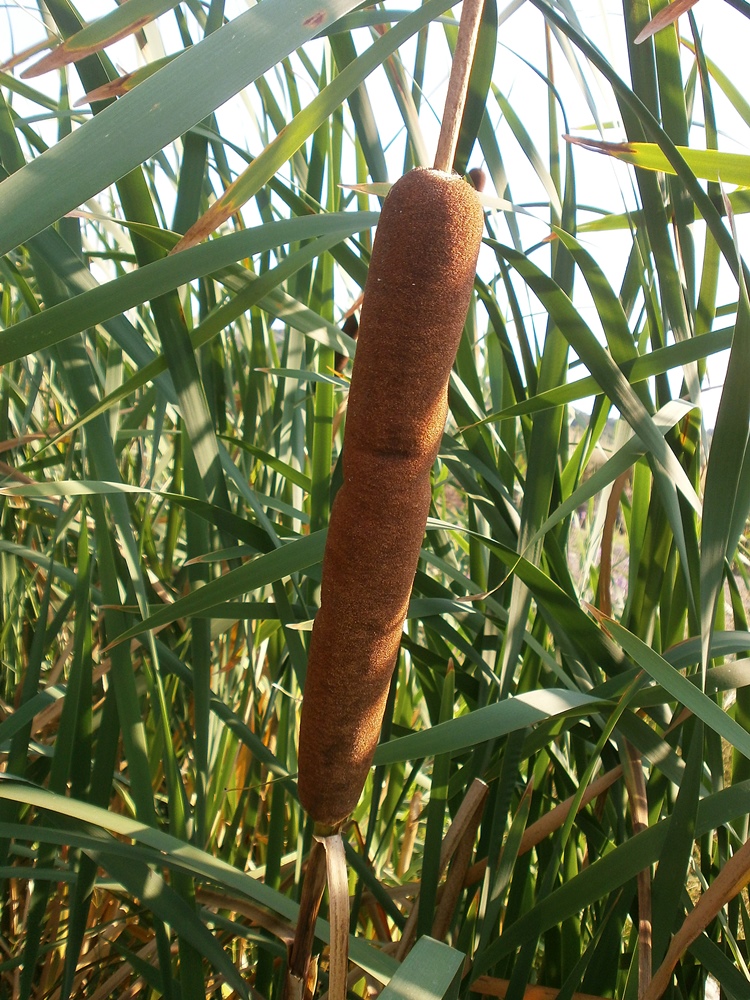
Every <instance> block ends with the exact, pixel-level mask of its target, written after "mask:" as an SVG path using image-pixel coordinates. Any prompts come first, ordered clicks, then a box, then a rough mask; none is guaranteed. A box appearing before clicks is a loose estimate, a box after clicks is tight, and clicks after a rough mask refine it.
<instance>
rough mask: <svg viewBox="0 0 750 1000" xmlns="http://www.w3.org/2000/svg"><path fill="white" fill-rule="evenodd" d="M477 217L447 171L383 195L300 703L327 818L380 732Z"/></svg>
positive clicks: (343, 810)
mask: <svg viewBox="0 0 750 1000" xmlns="http://www.w3.org/2000/svg"><path fill="white" fill-rule="evenodd" d="M482 228H483V216H482V209H481V205H480V203H479V200H478V198H477V195H476V192H475V191H474V189H473V188H472V187H471V186H470V185H469V184H467V183H466V182H465V181H463V180H462V179H461V178H459V177H457V176H455V175H451V174H447V173H443V172H442V171H439V170H427V169H417V170H412V171H411V172H410V173H408V174H406V175H405V176H404V177H402V178H401V180H399V181H398V182H397V183H396V184H394V186H393V188H392V189H391V191H390V193H389V195H388V197H387V198H386V200H385V203H384V205H383V210H382V213H381V217H380V223H379V225H378V230H377V234H376V238H375V244H374V247H373V252H372V260H371V263H370V271H369V274H368V277H367V283H366V286H365V295H364V304H363V307H362V314H361V319H360V330H359V341H358V345H357V357H356V360H355V363H354V369H353V373H352V381H351V389H350V393H349V407H348V414H347V424H346V434H345V442H344V455H343V485H342V486H341V489H340V490H339V492H338V494H337V496H336V499H335V502H334V504H333V509H332V512H331V520H330V525H329V529H328V540H327V543H326V550H325V556H324V559H323V580H322V587H321V606H320V610H319V612H318V615H317V617H316V619H315V625H314V628H313V632H312V638H311V643H310V655H309V660H308V670H307V679H306V682H305V691H304V701H303V706H302V721H301V728H300V743H299V794H300V799H301V801H302V804H303V805H304V807H305V809H306V810H307V812H308V813H309V815H310V816H311V817H312V818H313V819H314V820H315V821H316V822H317V823H319V824H321V825H323V826H327V827H336V826H337V825H339V824H340V823H341V822H342V821H343V820H344V819H345V818H346V817H347V816H348V815H349V813H350V812H351V811H352V809H353V808H354V806H355V805H356V804H357V800H358V798H359V795H360V792H361V791H362V787H363V785H364V782H365V779H366V777H367V772H368V770H369V767H370V763H371V760H372V755H373V753H374V751H375V747H376V745H377V742H378V738H379V734H380V726H381V722H382V719H383V712H384V709H385V702H386V698H387V695H388V687H389V683H390V679H391V675H392V673H393V669H394V666H395V663H396V657H397V655H398V648H399V642H400V639H401V631H402V628H403V624H404V621H405V619H406V612H407V608H408V604H409V596H410V593H411V588H412V584H413V581H414V574H415V572H416V568H417V562H418V559H419V552H420V548H421V545H422V540H423V537H424V530H425V524H426V521H427V514H428V511H429V506H430V496H431V485H430V470H431V468H432V465H433V463H434V461H435V459H436V457H437V452H438V448H439V445H440V440H441V437H442V434H443V428H444V425H445V418H446V414H447V406H448V404H447V387H448V379H449V376H450V371H451V367H452V365H453V361H454V359H455V356H456V351H457V349H458V343H459V340H460V337H461V332H462V330H463V326H464V322H465V320H466V313H467V311H468V307H469V301H470V297H471V290H472V286H473V283H474V275H475V271H476V262H477V256H478V253H479V246H480V242H481V238H482Z"/></svg>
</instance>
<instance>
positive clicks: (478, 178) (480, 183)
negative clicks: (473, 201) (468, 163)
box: [466, 167, 487, 191]
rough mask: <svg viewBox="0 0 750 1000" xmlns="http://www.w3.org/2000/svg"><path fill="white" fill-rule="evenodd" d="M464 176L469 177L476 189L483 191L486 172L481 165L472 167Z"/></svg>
mask: <svg viewBox="0 0 750 1000" xmlns="http://www.w3.org/2000/svg"><path fill="white" fill-rule="evenodd" d="M466 176H467V177H468V178H469V180H470V181H471V183H472V184H473V185H474V187H475V188H476V189H477V191H484V186H485V184H486V183H487V174H486V173H485V172H484V170H482V168H481V167H472V169H471V170H470V171H469V172H468V174H467V175H466Z"/></svg>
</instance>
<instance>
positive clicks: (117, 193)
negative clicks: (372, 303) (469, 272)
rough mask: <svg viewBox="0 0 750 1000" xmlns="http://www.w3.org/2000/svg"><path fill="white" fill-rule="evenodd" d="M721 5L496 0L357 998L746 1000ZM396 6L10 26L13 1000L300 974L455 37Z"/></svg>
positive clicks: (83, 11) (2, 118)
mask: <svg viewBox="0 0 750 1000" xmlns="http://www.w3.org/2000/svg"><path fill="white" fill-rule="evenodd" d="M709 3H710V0H704V4H706V5H707V4H709ZM704 4H698V5H697V6H696V8H695V10H694V11H692V10H691V11H689V12H688V13H686V14H685V16H683V17H681V18H680V20H679V22H676V23H669V19H668V18H665V21H666V22H667V23H666V24H665V26H664V27H662V29H661V30H659V31H657V32H656V33H655V34H654V35H653V36H652V37H648V38H646V39H645V40H642V41H639V42H638V43H636V36H637V35H638V34H639V32H641V30H642V29H643V28H644V26H645V25H646V23H647V22H648V21H649V19H650V17H651V16H652V14H654V13H656V12H657V10H659V9H660V8H664V6H665V5H664V4H663V3H662V2H660V0H654V2H652V3H651V5H650V7H649V3H648V2H646V0H623V4H622V8H621V9H620V10H612V11H610V12H609V13H608V14H607V15H605V14H603V13H601V12H598V13H597V14H596V16H593V15H592V11H591V10H589V9H586V10H584V8H588V6H589V5H587V4H575V3H571V2H568V0H557V2H554V0H528V3H525V4H524V3H511V4H509V5H508V6H507V7H506V8H503V7H502V6H500V9H499V10H498V4H497V2H496V0H486V2H485V8H484V14H483V21H482V27H481V30H480V37H479V44H478V50H477V56H476V60H475V64H474V70H473V74H472V80H471V91H470V96H469V102H468V107H467V111H466V114H465V116H464V119H463V123H462V130H461V139H460V143H459V151H458V156H457V160H456V164H455V166H456V169H457V171H458V172H459V173H464V172H466V171H467V170H468V169H469V168H477V167H480V166H481V167H482V169H483V170H484V171H485V173H486V176H487V185H486V187H485V190H484V194H483V197H484V199H485V201H484V204H485V208H486V221H485V225H486V236H485V240H484V246H483V248H482V252H481V255H480V266H479V274H478V278H477V281H476V285H475V292H474V301H473V304H472V307H471V310H470V314H469V319H468V321H467V325H466V328H465V331H464V335H463V339H462V342H461V346H460V348H459V353H458V357H457V360H456V364H455V367H454V372H453V375H452V379H451V385H450V397H449V402H450V415H449V420H448V425H447V428H446V433H445V436H444V439H443V445H442V448H441V451H440V455H439V458H438V461H437V463H436V464H435V467H434V469H433V494H432V496H433V505H432V510H431V518H430V520H429V522H428V527H427V533H426V537H425V539H424V544H423V548H422V553H421V558H420V565H419V569H418V572H417V576H416V580H415V583H414V590H413V594H412V600H411V604H410V609H409V617H408V621H407V626H406V628H405V631H404V636H403V641H402V652H401V655H400V660H399V665H398V670H397V676H396V678H395V679H394V684H393V685H392V688H391V693H390V698H389V702H388V710H387V714H386V721H385V724H384V729H383V734H382V742H381V745H380V747H379V749H378V751H377V754H376V758H375V763H376V765H377V766H376V767H375V768H374V770H373V771H372V772H371V774H370V776H369V778H368V782H367V786H366V789H365V792H364V794H363V796H362V798H361V800H360V803H359V805H358V807H357V809H356V811H355V813H354V815H353V819H352V822H351V824H350V825H349V826H348V827H347V828H346V831H345V835H346V839H347V852H348V859H349V863H350V888H351V892H352V900H351V906H352V916H351V932H352V935H353V937H352V941H351V958H352V965H351V970H352V975H351V977H350V983H351V988H352V990H353V992H354V993H355V994H357V995H358V996H364V995H365V990H367V989H370V990H372V989H373V988H379V987H380V985H381V984H383V983H388V982H389V981H391V980H392V982H391V985H390V989H391V991H392V992H398V993H400V994H402V995H408V996H409V997H417V994H419V997H420V998H424V997H425V995H426V993H428V994H430V996H434V997H435V998H436V1000H439V998H440V997H442V996H444V995H447V996H451V995H453V996H455V990H456V989H457V988H460V990H461V992H462V995H468V993H469V991H470V990H472V989H473V990H474V991H475V992H477V993H484V994H487V995H491V996H498V997H502V996H506V995H507V997H509V998H511V1000H520V998H521V997H523V996H524V994H526V996H527V997H540V996H544V997H547V996H550V997H551V996H553V995H557V996H558V997H559V998H560V1000H570V998H571V997H572V996H574V995H575V994H576V993H585V994H588V995H589V997H591V996H594V997H610V998H613V997H617V998H623V1000H630V998H636V997H639V998H640V997H644V996H645V997H646V998H647V1000H655V998H656V997H657V996H659V995H662V991H663V990H665V989H666V993H664V995H665V996H668V997H671V998H675V1000H676V998H682V1000H688V998H689V1000H699V998H702V997H703V996H704V990H705V988H706V982H707V977H709V975H710V977H711V978H712V979H713V980H715V981H717V982H718V983H719V984H721V990H722V995H723V996H724V997H726V998H731V1000H742V998H744V997H747V996H748V995H749V991H750V985H748V984H749V983H750V974H749V973H748V968H747V962H748V961H749V960H750V956H748V951H747V945H746V940H745V939H746V932H747V928H748V919H749V918H750V913H749V912H748V905H747V897H746V895H744V894H743V893H742V892H741V891H740V890H741V889H742V887H743V886H744V884H745V883H746V882H747V880H748V877H749V876H750V857H748V851H749V850H750V848H748V847H747V846H745V840H746V837H747V833H748V814H749V813H750V806H749V803H750V764H749V763H748V759H749V758H750V697H748V694H747V692H748V685H749V684H750V660H748V659H747V654H746V651H747V650H749V649H750V632H748V626H747V613H748V608H747V599H746V595H747V590H746V583H747V541H746V534H745V530H746V521H747V515H748V509H749V507H750V454H749V453H748V425H749V417H750V394H749V393H748V391H747V390H748V385H750V303H749V301H748V291H747V277H748V274H747V270H746V268H745V265H744V263H743V261H742V258H741V255H740V248H741V247H740V244H741V242H742V241H741V239H738V238H737V230H739V232H740V234H742V225H741V224H742V221H743V218H742V216H743V213H745V212H746V211H747V210H748V208H750V200H749V199H748V197H747V192H746V191H745V190H743V185H744V186H745V187H750V157H748V156H743V155H741V154H738V153H737V152H736V147H735V146H734V145H733V141H734V142H736V143H738V144H741V143H745V144H747V141H748V130H750V106H748V103H747V101H746V99H745V98H744V97H743V95H742V94H741V92H740V91H739V90H738V89H737V86H736V84H737V83H739V78H741V77H742V75H743V73H746V67H745V66H733V65H731V64H730V65H722V59H723V56H724V52H723V51H704V47H703V42H702V34H701V30H700V23H699V21H697V20H696V18H699V17H700V16H702V14H703V12H702V7H703V6H704ZM404 6H406V5H398V4H395V3H391V2H390V0H389V2H388V3H385V4H378V5H374V6H364V5H363V6H356V5H355V4H354V3H353V2H351V0H330V2H329V3H328V5H327V6H326V7H325V8H321V7H320V5H319V2H318V0H262V2H261V3H259V4H257V5H255V6H252V5H249V4H247V5H246V4H244V3H241V2H240V0H236V2H233V0H210V2H208V0H206V2H201V0H183V2H182V3H177V2H176V0H127V2H120V0H118V4H117V5H115V4H112V3H107V4H88V5H87V6H86V7H84V5H83V4H80V5H79V9H76V6H75V5H74V4H73V3H71V2H69V0H45V2H44V3H42V2H41V0H39V5H38V7H37V6H35V5H34V4H32V3H29V4H28V5H26V6H25V7H24V6H22V5H21V4H20V3H18V4H15V3H13V2H11V3H10V5H9V6H8V5H6V8H5V9H4V10H2V11H0V19H4V20H5V22H6V23H7V28H8V30H7V31H6V29H5V27H3V28H2V29H0V59H5V60H7V61H6V63H5V66H4V67H3V68H2V70H0V171H1V173H0V177H2V180H0V254H4V255H5V256H3V257H0V364H2V366H3V367H2V371H1V374H0V378H1V380H2V381H1V383H0V384H1V387H2V388H1V392H0V452H1V454H0V478H1V479H2V484H1V485H0V697H1V698H2V702H1V703H0V704H1V707H2V720H1V721H0V752H1V753H2V755H3V758H2V759H3V771H4V773H2V774H0V778H2V781H0V997H9V998H10V997H20V998H21V1000H26V998H29V997H34V998H42V997H45V998H47V997H62V998H66V997H68V996H75V997H97V998H106V997H132V996H136V995H140V996H147V997H157V996H164V997H167V998H172V1000H177V998H182V1000H199V998H204V997H208V996H211V997H220V996H222V997H229V996H247V995H248V994H249V993H250V992H251V991H252V992H253V995H255V996H258V997H272V998H274V1000H276V998H280V997H281V993H282V984H283V981H284V970H285V964H286V953H287V952H286V949H287V945H288V943H289V941H290V940H291V936H292V934H293V928H294V922H295V916H296V912H297V902H296V900H297V899H298V896H299V886H300V883H301V877H302V872H303V870H304V864H305V859H306V857H307V854H308V852H309V849H310V843H311V837H312V830H311V826H310V824H309V823H308V822H306V818H305V816H304V814H303V812H302V810H301V807H300V806H299V803H298V800H297V794H296V784H295V774H296V756H295V754H296V740H297V725H298V717H299V705H300V700H301V696H302V692H303V689H304V680H305V669H306V649H307V644H308V638H309V630H310V625H311V622H312V619H313V618H314V615H315V610H316V607H317V603H318V596H319V595H318V590H319V582H320V564H321V558H322V553H323V547H324V542H325V531H326V525H327V521H328V515H329V510H330V503H331V497H332V496H333V495H335V491H336V489H337V487H338V485H339V483H340V464H339V459H340V455H341V448H342V442H343V437H344V427H345V420H346V398H347V385H348V377H349V373H350V370H351V368H350V362H349V359H350V358H351V357H353V355H354V352H355V341H354V339H353V336H352V335H353V334H354V333H355V331H356V323H355V322H354V320H353V319H352V317H353V316H355V315H356V312H357V309H358V306H359V301H358V300H359V295H360V291H361V288H362V287H363V285H364V280H365V276H366V273H367V265H368V259H369V248H370V246H371V241H372V232H373V229H374V227H375V226H376V224H377V211H378V208H379V205H380V199H381V198H382V196H383V194H384V193H385V191H386V190H387V184H388V182H389V181H390V182H392V181H393V180H395V179H396V178H397V177H398V176H400V174H401V173H402V172H403V171H404V170H406V169H408V168H410V167H411V166H413V165H415V164H429V163H430V162H431V155H432V152H433V150H434V140H435V135H436V130H437V122H438V121H439V117H440V114H441V109H442V98H443V93H444V85H445V78H446V77H447V67H448V65H449V57H450V48H451V47H452V46H453V45H454V44H455V39H456V20H455V16H454V13H455V12H453V11H452V9H451V7H450V4H449V3H448V2H447V0H445V2H444V0H425V2H424V3H422V4H414V3H412V4H410V5H408V9H403V8H404ZM675 6H676V7H678V8H679V9H680V10H683V11H684V10H685V9H686V8H688V7H690V6H692V5H690V4H686V3H684V2H678V4H676V5H675ZM749 13H750V9H748V7H747V5H746V4H745V3H744V0H731V3H729V2H727V3H720V2H718V0H716V2H715V3H714V5H713V6H712V7H710V9H709V13H708V14H706V15H705V16H706V17H709V16H710V17H714V18H716V17H721V18H722V24H723V25H725V29H724V30H725V32H726V36H727V37H730V36H731V37H732V38H734V39H740V42H739V44H738V50H740V49H741V48H742V45H743V43H742V41H741V39H743V38H744V39H745V43H744V44H745V49H747V44H746V42H747V40H748V39H749V38H750V21H749V20H748V17H747V15H748V14H749ZM100 14H106V16H105V17H102V18H101V20H99V21H93V22H92V24H91V26H90V27H88V28H86V29H84V30H83V31H81V30H80V29H81V27H82V24H83V22H84V20H85V19H86V18H93V17H94V16H98V15H100ZM157 16H158V20H154V18H155V17H157ZM0 23H2V21H0ZM656 27H658V25H656ZM608 32H609V34H610V38H609V40H608ZM66 38H67V39H70V42H69V43H68V44H67V45H66V46H63V47H59V48H58V47H57V44H58V42H60V41H62V40H63V39H66ZM116 38H125V40H124V41H119V42H117V44H116V45H115V46H114V47H112V48H109V47H108V46H110V44H111V43H112V42H113V40H114V39H116ZM605 48H606V49H610V48H611V51H612V54H611V55H610V56H609V57H607V56H605V55H603V54H602V51H603V49H605ZM32 49H33V51H31V50H32ZM48 50H51V54H48ZM16 57H17V58H16ZM42 58H43V59H44V62H42V63H41V64H40V65H39V72H40V73H43V74H44V75H39V76H38V77H37V76H33V75H30V74H29V73H28V72H24V71H26V70H29V69H30V68H31V72H32V73H33V72H34V70H33V67H34V66H35V64H36V63H37V62H38V61H39V60H40V59H42ZM120 64H122V65H123V66H124V67H125V69H127V70H128V71H129V72H127V73H126V75H124V76H122V75H121V69H120V68H119V65H120ZM735 77H737V79H736V80H735V82H734V83H733V82H732V81H733V79H734V78H735ZM84 95H87V96H84ZM563 134H566V135H570V134H572V135H574V136H575V138H574V139H572V140H569V139H564V138H563ZM586 147H588V148H586ZM737 148H739V147H737ZM602 154H609V155H608V156H606V157H605V156H604V155H602ZM622 161H624V162H625V164H627V163H631V164H632V163H635V164H639V165H640V166H638V167H637V168H633V167H631V166H626V165H623V162H622ZM735 222H736V223H737V224H736V225H735ZM188 232H189V235H188V237H187V238H183V237H184V234H186V233H188ZM181 238H183V239H181ZM178 242H180V248H179V252H175V253H170V252H169V251H170V250H172V249H173V248H174V247H175V246H176V244H177V243H178ZM721 352H724V354H723V355H722V356H723V357H725V358H726V375H725V377H724V381H723V390H721V402H720V404H719V406H718V409H715V408H714V409H711V410H709V411H705V410H704V407H703V400H704V396H703V395H702V389H704V388H706V386H707V372H708V371H709V370H712V371H713V372H716V370H717V369H716V367H714V368H713V369H711V364H713V359H714V358H715V357H716V356H717V355H719V354H721ZM408 391H409V387H408V386H405V387H404V392H405V393H408ZM718 391H719V390H712V392H711V393H706V396H705V399H707V400H709V402H710V401H712V400H715V398H716V396H717V395H718ZM584 401H585V402H584ZM399 405H400V402H399V399H398V398H394V399H393V407H394V409H396V410H397V409H398V407H399ZM351 558H352V560H353V561H355V562H356V560H357V559H358V553H357V552H356V551H352V552H351ZM366 571H367V567H366V566H362V572H363V573H365V572H366ZM321 780H322V781H325V780H326V776H325V775H321ZM417 902H418V906H417ZM410 915H411V916H410ZM327 933H328V930H327V924H326V923H325V922H324V921H321V922H320V924H319V934H320V937H319V939H318V942H317V946H316V948H317V950H318V951H320V953H321V954H320V975H319V979H320V987H319V988H320V990H324V989H325V987H326V982H327V962H328V957H327V956H328V953H327V949H326V940H327ZM427 936H432V937H433V938H437V939H438V940H440V941H443V942H445V943H446V944H447V945H450V946H451V948H450V949H448V948H438V949H437V950H435V949H433V948H432V946H431V945H430V943H429V939H428V937H427ZM415 942H416V946H415ZM457 953H460V955H459V956H458V958H456V954H457ZM461 956H466V957H467V960H466V961H465V963H463V964H462V962H463V959H462V957H461ZM358 970H362V971H363V972H365V973H367V978H365V977H364V975H363V974H362V971H358ZM457 970H460V971H462V973H463V978H461V977H460V976H459V977H458V978H456V972H457ZM657 970H658V971H657ZM652 971H653V973H654V979H653V984H652V986H651V987H649V985H648V984H649V981H650V980H651V976H652ZM459 979H460V984H459ZM533 984H536V985H538V986H540V987H547V988H550V989H551V990H552V992H550V993H538V992H532V991H531V985H533ZM714 985H715V984H714ZM553 988H554V989H553ZM555 990H559V993H556V992H555Z"/></svg>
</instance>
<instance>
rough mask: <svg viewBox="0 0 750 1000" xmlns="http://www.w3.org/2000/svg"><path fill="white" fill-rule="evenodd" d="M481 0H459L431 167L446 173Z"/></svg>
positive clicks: (453, 152)
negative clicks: (453, 40)
mask: <svg viewBox="0 0 750 1000" xmlns="http://www.w3.org/2000/svg"><path fill="white" fill-rule="evenodd" d="M483 7H484V0H463V7H462V8H461V20H460V22H459V25H458V41H457V42H456V51H455V52H454V53H453V65H452V67H451V76H450V80H449V81H448V94H447V96H446V98H445V109H444V111H443V122H442V125H441V128H440V137H439V139H438V146H437V152H436V153H435V170H443V171H445V172H446V173H450V172H451V170H452V169H453V160H454V159H455V156H456V147H457V145H458V132H459V129H460V128H461V119H462V118H463V113H464V107H465V106H466V95H467V93H468V90H469V76H470V75H471V64H472V63H473V61H474V51H475V50H476V47H477V36H478V35H479V22H480V21H481V18H482V8H483Z"/></svg>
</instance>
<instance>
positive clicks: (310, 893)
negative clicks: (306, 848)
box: [286, 838, 326, 1000]
mask: <svg viewBox="0 0 750 1000" xmlns="http://www.w3.org/2000/svg"><path fill="white" fill-rule="evenodd" d="M325 887H326V849H325V845H324V844H323V842H322V841H321V840H318V839H317V838H315V839H314V840H313V844H312V847H311V848H310V857H309V858H308V861H307V869H306V871H305V877H304V882H303V883H302V897H301V898H300V903H299V917H298V919H297V928H296V931H295V933H294V941H293V942H292V947H291V949H290V951H289V970H288V973H287V989H286V1000H294V998H298V997H299V998H301V997H303V996H304V995H305V993H306V992H308V991H307V990H306V985H307V978H308V972H309V968H310V954H311V952H312V946H313V941H314V940H315V921H316V920H317V919H318V910H319V909H320V901H321V899H322V898H323V892H324V890H325Z"/></svg>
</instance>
